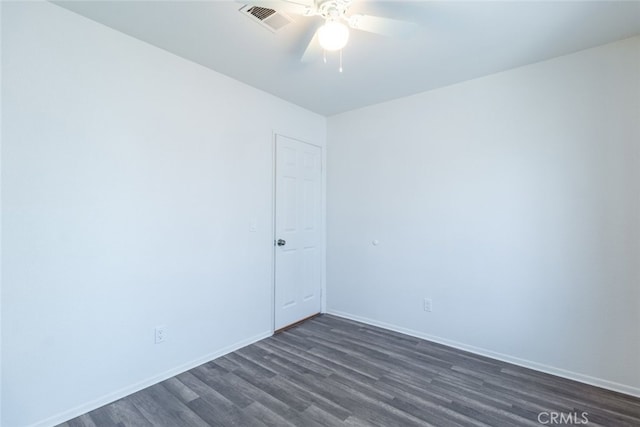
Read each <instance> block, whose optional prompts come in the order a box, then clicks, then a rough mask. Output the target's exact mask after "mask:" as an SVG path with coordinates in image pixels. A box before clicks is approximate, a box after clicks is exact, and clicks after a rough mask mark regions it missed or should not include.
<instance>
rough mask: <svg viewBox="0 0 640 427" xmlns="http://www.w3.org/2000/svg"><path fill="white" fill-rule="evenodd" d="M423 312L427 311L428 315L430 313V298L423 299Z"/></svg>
mask: <svg viewBox="0 0 640 427" xmlns="http://www.w3.org/2000/svg"><path fill="white" fill-rule="evenodd" d="M424 311H428V312H429V313H431V299H430V298H425V299H424Z"/></svg>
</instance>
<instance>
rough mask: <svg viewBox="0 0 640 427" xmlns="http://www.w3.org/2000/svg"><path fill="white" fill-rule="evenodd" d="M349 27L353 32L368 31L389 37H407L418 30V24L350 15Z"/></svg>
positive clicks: (377, 17)
mask: <svg viewBox="0 0 640 427" xmlns="http://www.w3.org/2000/svg"><path fill="white" fill-rule="evenodd" d="M349 26H350V27H351V28H353V29H355V30H362V31H368V32H370V33H376V34H382V35H383V36H390V37H408V36H409V35H411V34H412V33H413V32H414V31H416V30H417V29H418V24H416V23H414V22H407V21H399V20H397V19H390V18H381V17H379V16H371V15H352V16H351V17H350V18H349Z"/></svg>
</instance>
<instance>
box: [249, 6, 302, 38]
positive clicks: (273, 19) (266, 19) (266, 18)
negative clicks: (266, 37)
mask: <svg viewBox="0 0 640 427" xmlns="http://www.w3.org/2000/svg"><path fill="white" fill-rule="evenodd" d="M240 13H242V14H243V15H246V16H248V17H249V18H251V19H252V20H253V21H255V22H257V23H259V24H260V25H262V26H264V27H266V28H268V29H269V30H271V31H273V32H274V33H275V32H277V31H280V30H281V29H283V28H284V27H285V26H286V25H287V24H290V23H292V22H293V19H291V18H289V17H288V16H287V15H285V14H284V13H280V12H278V11H276V10H274V9H269V8H267V7H260V6H252V5H248V4H247V5H244V6H242V7H241V8H240Z"/></svg>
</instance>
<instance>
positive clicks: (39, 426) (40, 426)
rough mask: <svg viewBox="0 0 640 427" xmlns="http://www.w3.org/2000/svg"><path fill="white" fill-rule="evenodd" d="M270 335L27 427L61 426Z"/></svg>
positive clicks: (192, 362)
mask: <svg viewBox="0 0 640 427" xmlns="http://www.w3.org/2000/svg"><path fill="white" fill-rule="evenodd" d="M271 335H273V331H267V332H263V333H261V334H258V335H255V336H253V337H251V338H247V339H245V340H242V341H239V342H237V343H234V344H232V345H230V346H227V347H224V348H222V349H220V350H218V351H215V352H213V353H210V354H207V355H206V356H203V357H200V358H198V359H196V360H192V361H190V362H187V363H184V364H182V365H180V366H177V367H175V368H172V369H169V370H168V371H165V372H162V373H161V374H158V375H154V376H153V377H151V378H147V379H146V380H143V381H140V382H137V383H135V384H132V385H130V386H127V387H124V388H121V389H120V390H117V391H114V392H113V393H109V394H107V395H105V396H102V397H100V398H98V399H94V400H92V401H90V402H87V403H84V404H82V405H80V406H76V407H75V408H73V409H69V410H67V411H64V412H62V413H60V414H57V415H54V416H52V417H49V418H47V419H44V420H42V421H38V422H36V423H34V424H31V425H30V426H29V427H53V426H56V425H58V424H61V423H63V422H65V421H69V420H70V419H73V418H75V417H78V416H80V415H82V414H85V413H87V412H91V411H93V410H94V409H98V408H100V407H102V406H104V405H108V404H109V403H112V402H115V401H116V400H119V399H122V398H123V397H126V396H128V395H130V394H133V393H135V392H138V391H140V390H142V389H145V388H147V387H150V386H152V385H154V384H157V383H159V382H162V381H164V380H166V379H169V378H171V377H174V376H176V375H179V374H181V373H183V372H186V371H188V370H190V369H193V368H195V367H196V366H200V365H202V364H203V363H207V362H210V361H212V360H213V359H217V358H218V357H221V356H224V355H225V354H229V353H231V352H234V351H236V350H238V349H241V348H242V347H246V346H248V345H249V344H253V343H254V342H256V341H260V340H262V339H264V338H267V337H270V336H271Z"/></svg>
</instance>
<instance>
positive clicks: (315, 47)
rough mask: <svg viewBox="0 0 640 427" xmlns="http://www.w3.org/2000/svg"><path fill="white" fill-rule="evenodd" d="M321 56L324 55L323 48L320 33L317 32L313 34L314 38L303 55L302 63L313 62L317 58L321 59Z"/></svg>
mask: <svg viewBox="0 0 640 427" xmlns="http://www.w3.org/2000/svg"><path fill="white" fill-rule="evenodd" d="M320 54H322V47H321V46H320V42H319V41H318V31H316V32H315V33H313V37H312V38H311V41H310V42H309V44H308V45H307V48H306V49H305V50H304V54H303V55H302V58H300V62H311V61H313V60H314V59H315V58H318V57H320Z"/></svg>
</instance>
